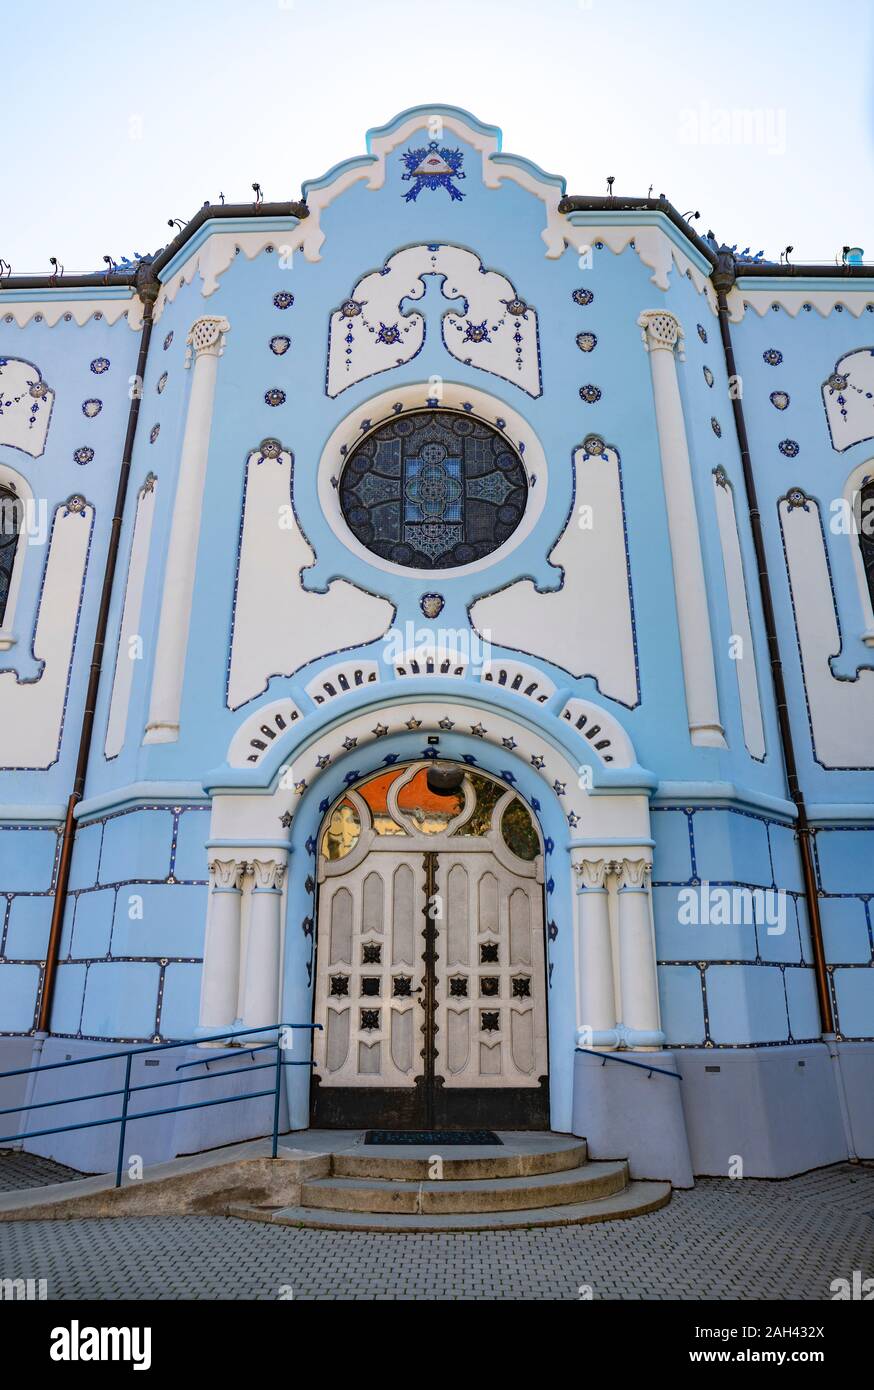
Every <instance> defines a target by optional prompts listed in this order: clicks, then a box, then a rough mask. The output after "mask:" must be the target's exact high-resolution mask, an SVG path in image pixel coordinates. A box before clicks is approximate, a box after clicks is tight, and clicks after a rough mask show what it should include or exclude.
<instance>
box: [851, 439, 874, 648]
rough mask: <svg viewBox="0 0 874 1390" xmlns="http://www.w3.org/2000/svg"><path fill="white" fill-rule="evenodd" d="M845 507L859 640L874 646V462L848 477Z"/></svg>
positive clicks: (871, 461)
mask: <svg viewBox="0 0 874 1390" xmlns="http://www.w3.org/2000/svg"><path fill="white" fill-rule="evenodd" d="M844 508H845V512H844V515H845V517H846V518H847V521H848V529H849V531H850V537H849V539H850V546H851V549H852V552H853V567H854V569H855V571H856V580H857V582H858V585H859V602H860V603H861V605H862V619H863V624H864V626H863V629H862V634H861V636H862V641H863V642H864V643H865V644H866V646H869V647H874V460H872V459H868V460H867V462H865V463H861V464H859V465H858V467H856V468H854V469H853V471H852V473H851V474H850V476H849V477H848V478H847V481H846V485H845V487H844Z"/></svg>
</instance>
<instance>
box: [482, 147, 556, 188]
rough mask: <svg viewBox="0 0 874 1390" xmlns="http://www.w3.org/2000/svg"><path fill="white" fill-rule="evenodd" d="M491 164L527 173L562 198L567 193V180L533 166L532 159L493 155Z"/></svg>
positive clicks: (513, 155)
mask: <svg viewBox="0 0 874 1390" xmlns="http://www.w3.org/2000/svg"><path fill="white" fill-rule="evenodd" d="M491 162H492V164H511V165H513V167H514V168H516V169H524V170H525V171H526V172H527V173H529V174H531V176H532V177H533V178H535V179H537V180H538V181H539V182H540V183H549V184H552V186H553V188H557V189H558V190H559V192H560V193H561V194H562V196H564V194H565V193H566V192H567V179H566V178H565V177H564V176H563V175H562V174H548V173H547V172H546V170H545V169H541V167H540V165H539V164H535V163H534V160H533V159H526V158H525V157H524V155H521V154H493V155H492V159H491Z"/></svg>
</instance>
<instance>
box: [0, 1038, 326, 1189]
mask: <svg viewBox="0 0 874 1390" xmlns="http://www.w3.org/2000/svg"><path fill="white" fill-rule="evenodd" d="M321 1026H322V1025H321V1024H320V1023H270V1024H267V1025H266V1026H264V1027H261V1028H238V1029H230V1030H229V1031H228V1032H226V1033H215V1034H210V1035H209V1036H207V1037H199V1038H182V1039H180V1040H179V1041H177V1042H164V1043H151V1044H149V1043H147V1044H144V1045H142V1046H140V1047H129V1048H124V1049H123V1050H121V1051H118V1052H103V1053H99V1054H97V1055H95V1056H93V1057H75V1058H73V1057H71V1058H69V1059H68V1060H67V1061H65V1062H47V1063H46V1065H45V1066H37V1067H16V1068H14V1069H13V1070H11V1071H2V1072H0V1081H4V1080H6V1078H7V1077H10V1076H29V1075H32V1074H34V1073H39V1072H44V1071H59V1070H61V1069H62V1068H64V1067H81V1066H87V1065H88V1064H89V1063H91V1062H110V1061H115V1060H117V1059H118V1058H121V1057H123V1058H124V1059H125V1069H124V1085H123V1086H122V1087H118V1088H116V1089H114V1090H111V1091H95V1092H93V1093H91V1094H89V1095H83V1096H69V1097H64V1098H62V1099H60V1100H42V1101H31V1102H30V1103H28V1104H25V1105H14V1106H10V1107H8V1108H7V1109H5V1110H0V1115H20V1114H22V1113H23V1112H25V1111H26V1112H27V1113H28V1114H29V1113H30V1111H31V1110H45V1109H49V1108H50V1107H51V1106H55V1105H76V1104H78V1103H79V1102H80V1101H86V1100H104V1099H107V1098H108V1097H110V1096H121V1097H122V1103H121V1114H120V1115H113V1116H111V1117H110V1118H109V1119H102V1120H93V1119H92V1120H83V1121H82V1122H81V1123H80V1124H74V1125H55V1126H54V1127H52V1128H50V1129H35V1130H29V1131H27V1132H26V1133H25V1134H21V1133H17V1134H7V1135H0V1144H6V1143H10V1142H13V1141H18V1140H22V1139H37V1138H42V1137H43V1136H45V1135H48V1134H67V1133H69V1132H70V1131H72V1130H79V1129H97V1128H99V1127H100V1126H103V1125H119V1127H120V1128H119V1136H118V1158H117V1161H116V1165H115V1186H116V1187H121V1170H122V1166H123V1163H124V1140H125V1134H126V1132H127V1126H128V1123H129V1122H130V1121H132V1120H150V1119H156V1118H158V1117H159V1116H161V1115H178V1114H181V1113H182V1112H183V1111H186V1110H202V1109H204V1108H205V1107H207V1106H210V1105H232V1104H234V1102H235V1101H239V1100H259V1099H261V1098H263V1097H264V1096H270V1095H272V1096H273V1144H272V1150H271V1157H272V1158H276V1155H277V1152H278V1148H279V1108H280V1094H281V1086H280V1083H281V1080H282V1068H283V1067H311V1066H312V1065H313V1062H312V1059H307V1060H305V1061H286V1060H285V1059H284V1058H283V1056H282V1053H283V1051H284V1047H283V1043H282V1038H283V1035H284V1034H285V1032H286V1030H293V1029H302V1030H305V1031H309V1032H312V1031H313V1030H314V1029H316V1028H321ZM274 1032H275V1033H276V1040H275V1041H274V1042H268V1043H259V1044H258V1046H257V1047H252V1048H243V1049H240V1051H241V1052H242V1054H243V1055H244V1056H245V1055H246V1054H247V1053H248V1054H249V1055H250V1056H252V1057H253V1058H254V1054H255V1052H264V1051H275V1052H276V1061H275V1062H258V1063H256V1064H255V1065H254V1066H252V1067H235V1068H233V1070H228V1071H222V1072H208V1073H207V1075H206V1076H205V1077H204V1076H185V1077H178V1078H176V1079H174V1080H172V1081H150V1082H144V1083H143V1084H142V1085H137V1086H132V1085H131V1079H130V1078H131V1064H132V1061H133V1058H134V1057H136V1056H140V1055H141V1054H143V1053H146V1052H165V1051H169V1049H170V1048H174V1047H195V1046H199V1045H202V1044H204V1043H211V1042H225V1041H226V1040H227V1039H229V1038H239V1037H251V1036H252V1034H253V1033H260V1034H261V1035H263V1034H265V1033H274ZM223 1057H233V1053H225V1054H223ZM219 1060H223V1058H218V1057H217V1058H212V1057H209V1058H204V1059H203V1061H204V1062H208V1061H219ZM183 1065H184V1066H194V1065H197V1063H184V1064H183ZM267 1068H272V1069H273V1070H274V1071H275V1080H274V1084H273V1086H272V1088H271V1089H270V1090H265V1091H246V1092H244V1093H243V1094H242V1095H234V1096H219V1097H218V1098H217V1099H215V1100H199V1101H193V1102H192V1103H191V1104H189V1105H171V1106H167V1107H165V1108H164V1109H162V1110H143V1111H139V1112H138V1113H137V1114H134V1115H131V1114H130V1113H129V1110H128V1106H129V1103H130V1098H131V1095H133V1094H134V1093H135V1092H137V1091H156V1090H160V1089H161V1088H162V1087H164V1086H184V1085H186V1084H187V1083H189V1082H194V1081H206V1080H212V1079H215V1078H216V1077H218V1076H236V1075H238V1074H239V1073H240V1072H250V1071H264V1070H266V1069H267ZM180 1069H181V1068H179V1067H177V1068H176V1070H177V1072H178V1071H179V1070H180Z"/></svg>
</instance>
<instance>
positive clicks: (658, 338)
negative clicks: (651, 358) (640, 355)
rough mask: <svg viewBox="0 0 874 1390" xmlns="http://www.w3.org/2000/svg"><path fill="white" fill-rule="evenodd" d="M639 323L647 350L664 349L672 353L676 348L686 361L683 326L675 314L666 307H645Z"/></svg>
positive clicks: (681, 359)
mask: <svg viewBox="0 0 874 1390" xmlns="http://www.w3.org/2000/svg"><path fill="white" fill-rule="evenodd" d="M637 324H638V327H639V328H640V329H641V338H642V339H643V345H644V347H645V348H646V350H647V352H657V351H659V350H660V349H662V350H664V351H667V352H671V353H672V352H673V351H674V349H675V348H676V349H677V355H678V357H679V359H680V361H681V362H682V361H684V355H683V348H684V346H685V342H684V338H683V326H682V324H681V323H680V320H679V319H678V318H677V317H676V316H675V315H674V314H670V313H668V311H667V310H666V309H645V310H644V312H643V313H642V314H641V315H640V318H639V319H638V320H637Z"/></svg>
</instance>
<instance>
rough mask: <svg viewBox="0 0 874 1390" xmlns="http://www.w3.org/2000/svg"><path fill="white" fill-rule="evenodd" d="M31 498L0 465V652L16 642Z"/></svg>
mask: <svg viewBox="0 0 874 1390" xmlns="http://www.w3.org/2000/svg"><path fill="white" fill-rule="evenodd" d="M32 500H33V497H32V493H31V491H30V488H29V487H28V485H27V483H26V482H25V480H24V479H23V478H22V477H21V476H20V475H19V474H18V473H15V472H14V471H13V470H12V469H11V468H9V467H7V466H6V465H5V464H0V652H5V651H8V650H9V648H10V647H12V646H14V644H15V641H16V638H15V634H14V633H13V631H12V624H13V622H14V620H15V609H16V605H17V603H18V593H19V590H20V588H21V575H22V571H23V569H24V555H25V551H26V550H27V534H26V532H27V527H26V525H25V518H26V515H27V508H28V506H29V505H32Z"/></svg>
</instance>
